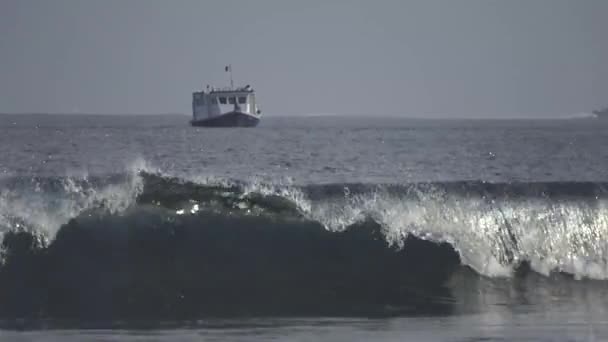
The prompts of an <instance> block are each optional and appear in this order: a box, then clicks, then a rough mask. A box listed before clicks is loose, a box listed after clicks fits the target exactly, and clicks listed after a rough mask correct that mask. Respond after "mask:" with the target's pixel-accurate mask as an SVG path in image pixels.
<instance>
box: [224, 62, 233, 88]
mask: <svg viewBox="0 0 608 342" xmlns="http://www.w3.org/2000/svg"><path fill="white" fill-rule="evenodd" d="M224 70H226V72H229V73H230V89H231V90H233V89H234V81H233V80H232V64H228V65H226V68H224Z"/></svg>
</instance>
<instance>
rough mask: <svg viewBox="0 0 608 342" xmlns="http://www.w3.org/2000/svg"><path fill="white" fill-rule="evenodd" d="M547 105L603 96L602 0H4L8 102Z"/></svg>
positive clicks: (184, 107)
mask: <svg viewBox="0 0 608 342" xmlns="http://www.w3.org/2000/svg"><path fill="white" fill-rule="evenodd" d="M227 63H232V65H233V69H234V72H235V79H236V80H237V81H240V82H239V83H243V84H247V83H250V84H252V85H253V86H254V88H255V89H256V90H257V92H258V101H259V102H261V106H262V109H263V111H264V112H265V113H266V114H268V115H292V114H310V113H340V114H389V115H409V116H488V117H497V116H551V115H564V114H569V113H577V112H583V111H590V110H592V109H595V108H596V107H601V106H603V105H608V1H606V0H502V1H496V0H419V1H407V0H377V1H371V0H341V1H338V0H334V1H330V0H302V1H288V0H249V1H228V0H221V1H220V0H218V1H203V0H52V1H51V0H1V1H0V112H68V113H71V112H89V113H167V112H172V113H174V112H179V113H190V103H191V102H190V101H191V93H192V91H193V90H195V89H199V88H203V87H204V86H205V85H206V84H212V85H226V84H227V83H228V81H227V75H226V74H225V73H224V71H223V67H224V65H225V64H227Z"/></svg>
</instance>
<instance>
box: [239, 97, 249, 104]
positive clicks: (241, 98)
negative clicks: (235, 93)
mask: <svg viewBox="0 0 608 342" xmlns="http://www.w3.org/2000/svg"><path fill="white" fill-rule="evenodd" d="M239 103H241V104H242V103H247V97H245V96H239Z"/></svg>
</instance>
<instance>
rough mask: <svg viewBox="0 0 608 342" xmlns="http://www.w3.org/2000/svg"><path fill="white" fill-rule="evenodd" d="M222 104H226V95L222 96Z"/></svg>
mask: <svg viewBox="0 0 608 342" xmlns="http://www.w3.org/2000/svg"><path fill="white" fill-rule="evenodd" d="M220 104H226V98H225V97H223V96H222V97H220Z"/></svg>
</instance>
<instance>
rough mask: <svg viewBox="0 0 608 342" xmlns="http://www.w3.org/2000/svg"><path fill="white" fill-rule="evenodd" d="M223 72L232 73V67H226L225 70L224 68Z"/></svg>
mask: <svg viewBox="0 0 608 342" xmlns="http://www.w3.org/2000/svg"><path fill="white" fill-rule="evenodd" d="M224 70H226V72H228V71H232V66H231V65H226V68H224Z"/></svg>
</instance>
